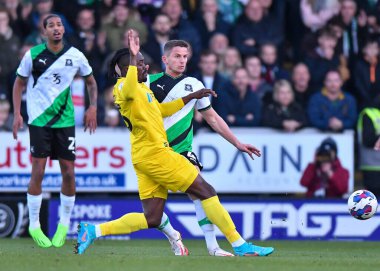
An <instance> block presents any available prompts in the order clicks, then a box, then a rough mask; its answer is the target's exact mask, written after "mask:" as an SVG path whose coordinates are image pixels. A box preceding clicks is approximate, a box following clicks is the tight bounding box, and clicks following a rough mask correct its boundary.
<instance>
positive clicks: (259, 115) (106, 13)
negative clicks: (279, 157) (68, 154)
mask: <svg viewBox="0 0 380 271" xmlns="http://www.w3.org/2000/svg"><path fill="white" fill-rule="evenodd" d="M49 13H56V14H58V15H60V16H61V18H62V20H63V23H64V25H65V30H66V32H65V42H66V43H67V44H71V45H73V46H75V47H77V48H78V49H79V50H81V51H82V52H83V53H84V54H85V56H86V57H87V58H88V60H89V62H90V65H91V66H92V67H93V70H94V76H95V78H96V80H97V83H98V86H99V94H100V95H99V97H100V98H99V105H98V108H99V113H98V115H99V116H98V117H99V120H98V121H99V124H100V125H103V126H111V127H115V126H121V127H122V126H123V124H122V120H121V118H120V117H119V116H118V114H117V112H116V111H115V108H114V107H113V104H112V85H113V83H114V82H113V81H111V80H110V79H108V78H107V76H106V70H107V65H108V62H109V59H110V58H111V57H112V54H113V52H114V51H115V50H117V49H119V48H121V47H125V46H126V43H127V41H126V31H127V29H130V28H132V29H135V30H136V31H137V32H138V34H139V37H140V41H141V44H142V48H141V49H142V52H143V54H144V56H145V59H146V62H147V63H148V64H150V72H151V73H154V72H161V71H163V69H164V68H165V67H164V64H163V63H162V61H161V55H162V52H163V45H164V44H165V42H166V41H168V40H170V39H184V40H186V41H188V42H189V43H190V44H191V46H192V57H191V60H190V62H189V64H188V69H187V71H186V72H187V74H189V75H192V76H194V77H196V78H198V79H199V80H201V81H202V82H203V83H204V85H205V86H206V87H207V88H212V89H214V90H215V91H216V92H217V93H218V94H219V97H218V98H217V99H214V100H213V101H212V104H213V106H214V108H215V110H216V111H217V112H218V113H219V114H220V115H221V116H222V117H223V118H224V119H225V121H226V122H227V123H228V124H229V125H230V126H238V127H242V126H244V127H254V126H261V127H272V128H275V129H280V130H283V131H288V132H293V131H296V130H299V129H302V128H304V127H315V128H318V129H321V130H329V131H336V132H339V131H342V130H344V129H355V127H356V121H357V117H358V115H359V112H360V111H361V110H362V109H363V108H365V107H369V106H372V105H373V104H372V103H373V101H374V100H375V98H376V97H377V96H378V95H379V94H380V68H379V66H378V65H379V64H378V63H379V61H378V60H379V41H380V1H376V0H360V1H359V0H356V1H355V0H201V1H194V0H182V1H181V0H86V1H84V0H70V1H53V0H0V100H1V104H2V105H1V107H2V108H1V110H2V111H4V115H6V116H7V119H5V120H4V121H2V122H0V124H1V125H2V126H1V127H0V129H1V130H7V129H10V125H9V123H10V121H9V120H8V118H11V117H12V114H11V112H12V85H13V82H14V78H15V70H16V68H17V66H18V63H19V61H20V59H21V57H22V56H23V54H24V53H25V52H26V51H27V50H28V49H30V48H31V47H32V46H35V45H37V44H40V43H42V42H44V41H45V36H44V31H43V30H44V29H43V26H42V21H43V19H44V18H45V16H46V15H47V14H49ZM81 80H82V79H80V78H78V79H77V80H74V83H73V85H72V92H73V101H74V106H75V108H76V110H77V124H78V125H81V121H82V115H83V114H84V108H85V106H86V101H87V99H86V91H85V84H84V83H83V82H82V81H81ZM24 107H25V105H24ZM5 111H6V112H5ZM24 111H25V110H24ZM24 119H25V120H27V116H26V114H24ZM195 123H196V127H202V126H203V125H205V124H204V122H203V121H202V118H201V117H200V116H199V115H196V116H195Z"/></svg>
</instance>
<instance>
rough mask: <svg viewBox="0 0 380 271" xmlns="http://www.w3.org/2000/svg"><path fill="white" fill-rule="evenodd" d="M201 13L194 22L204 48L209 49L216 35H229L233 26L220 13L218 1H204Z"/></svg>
mask: <svg viewBox="0 0 380 271" xmlns="http://www.w3.org/2000/svg"><path fill="white" fill-rule="evenodd" d="M201 2H202V4H201V12H199V13H198V14H197V16H196V17H195V20H194V26H195V28H196V29H197V30H198V32H199V34H200V38H201V41H202V48H207V47H208V44H209V42H210V37H211V36H212V35H213V34H214V33H223V34H225V35H226V36H228V35H229V32H230V28H231V25H230V24H229V23H227V22H226V21H224V20H223V18H222V15H221V14H220V13H219V12H218V4H217V0H202V1H201Z"/></svg>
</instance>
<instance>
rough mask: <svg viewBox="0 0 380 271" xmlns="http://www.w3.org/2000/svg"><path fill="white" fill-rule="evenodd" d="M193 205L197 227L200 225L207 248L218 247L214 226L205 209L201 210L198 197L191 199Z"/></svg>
mask: <svg viewBox="0 0 380 271" xmlns="http://www.w3.org/2000/svg"><path fill="white" fill-rule="evenodd" d="M193 203H194V206H195V215H196V216H197V220H198V224H199V227H201V229H202V231H203V234H204V236H205V240H206V245H207V249H208V250H214V249H216V248H218V247H219V244H218V241H217V240H216V235H215V226H214V224H212V222H211V221H210V220H208V218H207V216H206V213H205V211H204V210H203V207H202V203H201V201H200V200H199V199H196V200H194V201H193Z"/></svg>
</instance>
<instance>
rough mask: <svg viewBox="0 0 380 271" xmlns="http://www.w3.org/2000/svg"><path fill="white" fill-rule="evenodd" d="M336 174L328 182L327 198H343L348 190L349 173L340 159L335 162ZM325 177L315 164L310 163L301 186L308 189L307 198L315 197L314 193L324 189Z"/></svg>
mask: <svg viewBox="0 0 380 271" xmlns="http://www.w3.org/2000/svg"><path fill="white" fill-rule="evenodd" d="M333 170H334V174H333V175H332V177H331V178H329V179H327V178H326V180H325V182H326V197H330V198H337V197H342V196H343V195H344V194H345V193H347V190H348V179H349V175H350V174H349V172H348V170H347V169H345V168H344V167H342V164H341V163H340V161H339V159H336V160H335V161H334V162H333ZM324 178H325V177H324V176H323V175H322V172H321V170H320V169H318V168H317V167H316V165H315V163H310V164H309V165H308V166H307V167H306V169H305V171H304V173H303V175H302V178H301V185H302V186H305V187H306V188H307V192H306V196H307V197H313V196H314V192H315V191H317V190H318V189H320V188H321V187H322V184H323V182H324Z"/></svg>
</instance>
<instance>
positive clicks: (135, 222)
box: [99, 213, 148, 236]
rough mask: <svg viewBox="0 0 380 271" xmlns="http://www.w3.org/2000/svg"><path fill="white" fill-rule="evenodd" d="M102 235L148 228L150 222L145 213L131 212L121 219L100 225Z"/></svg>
mask: <svg viewBox="0 0 380 271" xmlns="http://www.w3.org/2000/svg"><path fill="white" fill-rule="evenodd" d="M99 226H100V231H101V233H102V236H104V235H116V234H129V233H131V232H135V231H138V230H144V229H147V228H148V223H147V221H146V218H145V216H144V214H143V213H129V214H126V215H124V216H122V217H120V218H119V219H116V220H112V221H109V222H106V223H102V224H100V225H99Z"/></svg>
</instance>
